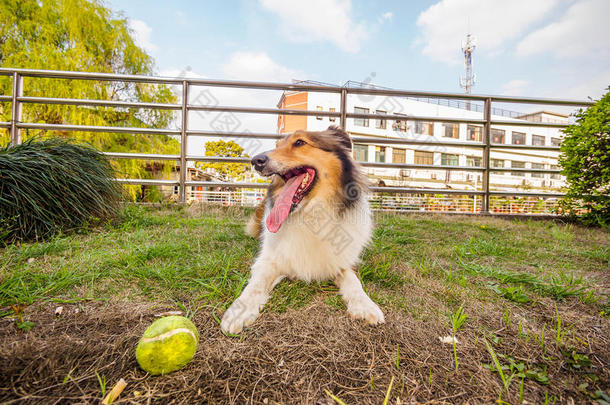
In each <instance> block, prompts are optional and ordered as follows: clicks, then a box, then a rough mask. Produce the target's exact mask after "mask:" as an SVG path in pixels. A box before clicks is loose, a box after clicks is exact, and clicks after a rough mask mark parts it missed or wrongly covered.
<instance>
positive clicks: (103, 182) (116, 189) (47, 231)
mask: <svg viewBox="0 0 610 405" xmlns="http://www.w3.org/2000/svg"><path fill="white" fill-rule="evenodd" d="M114 177H115V176H114V170H113V169H112V167H111V165H110V163H109V161H108V159H106V157H105V156H104V155H103V154H101V153H99V152H98V151H97V150H95V149H94V148H93V147H91V146H89V145H85V144H79V143H75V142H73V141H69V140H65V139H60V138H54V139H45V140H36V139H33V140H28V141H26V142H24V143H22V144H21V145H16V146H11V145H7V146H5V147H0V241H1V242H3V243H10V242H15V241H19V240H40V239H44V238H47V237H49V236H52V235H54V234H57V233H60V232H62V233H66V232H70V231H73V230H75V229H78V228H81V227H83V226H86V225H87V224H88V223H90V222H91V221H101V220H105V219H109V218H111V217H113V216H115V215H116V213H117V210H118V208H119V202H120V200H121V195H122V193H121V187H120V185H119V184H118V183H117V182H116V181H115V178H114Z"/></svg>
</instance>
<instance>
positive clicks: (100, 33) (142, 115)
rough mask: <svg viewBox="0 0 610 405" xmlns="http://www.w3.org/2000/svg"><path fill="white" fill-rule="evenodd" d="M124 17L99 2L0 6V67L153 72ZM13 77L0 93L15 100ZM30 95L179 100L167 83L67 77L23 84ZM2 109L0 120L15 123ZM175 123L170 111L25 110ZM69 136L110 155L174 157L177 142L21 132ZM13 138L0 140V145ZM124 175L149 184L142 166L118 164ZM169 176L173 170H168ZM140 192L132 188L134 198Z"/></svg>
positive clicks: (32, 115) (27, 112)
mask: <svg viewBox="0 0 610 405" xmlns="http://www.w3.org/2000/svg"><path fill="white" fill-rule="evenodd" d="M131 35H132V33H131V32H130V30H129V28H128V22H127V19H126V18H124V17H123V16H121V15H113V13H112V12H111V11H110V10H109V9H107V8H105V7H104V4H103V3H102V2H101V1H100V0H41V1H38V0H3V1H2V2H1V3H0V66H3V67H16V68H17V67H18V68H33V69H49V70H73V71H86V72H105V73H122V74H143V75H150V74H152V73H153V60H152V59H151V57H150V56H148V55H147V54H146V53H145V52H144V51H143V50H142V49H141V48H139V47H138V46H137V45H136V44H135V42H134V40H133V38H132V36H131ZM11 83H12V81H11V79H10V78H7V77H2V78H0V94H11V92H12V89H11V86H12V84H11ZM24 89H25V95H26V96H34V97H36V96H38V97H40V96H42V97H61V98H85V99H101V100H123V101H145V102H159V103H171V102H175V100H176V96H175V94H173V92H172V91H171V89H170V88H169V87H167V86H165V85H151V84H143V83H127V84H126V83H118V82H105V81H89V80H66V79H41V78H29V77H26V78H25V79H24ZM10 114H11V110H10V104H9V103H4V104H3V105H2V108H1V110H0V120H2V121H10ZM173 118H174V115H173V112H172V111H169V110H142V109H128V108H107V107H79V106H66V105H53V104H48V105H45V104H25V105H24V108H23V117H22V119H21V120H22V121H27V122H35V123H36V122H45V123H50V124H80V125H100V126H125V127H127V126H129V127H151V128H165V127H168V126H169V125H170V123H171V122H172V120H173ZM33 136H64V137H71V138H75V139H78V140H83V141H86V142H88V143H90V144H92V145H93V146H95V147H96V148H97V149H99V150H103V151H111V152H141V153H146V152H154V153H167V154H176V153H178V151H179V148H180V146H179V143H178V141H176V140H175V139H173V138H172V137H170V136H158V135H152V136H151V135H141V134H109V133H90V132H59V131H31V130H30V131H24V133H23V138H24V139H27V138H29V137H33ZM7 142H8V133H7V132H6V131H3V132H2V133H1V134H0V144H6V143H7ZM113 165H114V167H115V169H116V170H117V171H118V172H119V176H125V177H135V178H146V177H151V175H152V174H151V173H150V172H149V171H147V170H146V167H147V166H146V165H145V162H137V161H132V160H122V161H114V162H113ZM164 167H165V168H166V170H170V168H169V166H167V165H165V166H164ZM137 189H139V188H134V187H131V188H130V194H131V195H132V197H135V196H136V193H137Z"/></svg>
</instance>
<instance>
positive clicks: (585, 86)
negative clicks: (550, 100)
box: [551, 70, 610, 100]
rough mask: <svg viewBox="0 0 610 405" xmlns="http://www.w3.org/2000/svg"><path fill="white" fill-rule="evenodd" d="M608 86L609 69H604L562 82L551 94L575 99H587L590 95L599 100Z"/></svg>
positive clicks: (609, 83) (609, 80) (609, 81)
mask: <svg viewBox="0 0 610 405" xmlns="http://www.w3.org/2000/svg"><path fill="white" fill-rule="evenodd" d="M608 86H610V70H605V71H602V72H600V73H598V74H594V75H592V76H588V77H584V78H583V77H581V76H579V77H577V78H575V79H574V80H573V81H571V82H569V83H567V84H566V83H564V84H563V85H562V86H561V87H559V88H557V89H555V91H554V93H553V94H552V95H551V96H553V97H562V98H574V99H577V100H587V99H588V98H589V97H591V98H592V99H594V100H599V99H600V98H601V97H602V96H603V95H604V94H606V93H607V92H608V90H607V89H608Z"/></svg>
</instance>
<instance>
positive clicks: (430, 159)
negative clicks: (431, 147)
mask: <svg viewBox="0 0 610 405" xmlns="http://www.w3.org/2000/svg"><path fill="white" fill-rule="evenodd" d="M415 164H416V165H432V164H434V152H422V151H419V150H416V151H415Z"/></svg>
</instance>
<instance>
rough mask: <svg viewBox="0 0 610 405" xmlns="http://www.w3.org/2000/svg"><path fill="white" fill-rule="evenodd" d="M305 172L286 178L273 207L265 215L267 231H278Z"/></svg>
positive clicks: (288, 211)
mask: <svg viewBox="0 0 610 405" xmlns="http://www.w3.org/2000/svg"><path fill="white" fill-rule="evenodd" d="M305 174H306V173H303V174H300V175H298V176H294V177H291V178H290V179H288V181H287V182H286V184H285V185H284V187H282V191H280V195H279V196H278V198H277V199H276V200H275V204H273V208H271V212H270V213H269V216H268V217H267V221H266V222H267V229H269V232H273V233H276V232H277V231H279V229H280V227H281V226H282V223H284V221H285V220H286V218H287V217H288V214H290V208H291V207H292V198H293V197H294V195H295V193H296V192H297V189H298V188H299V186H300V185H301V183H302V182H303V179H304V178H305Z"/></svg>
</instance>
